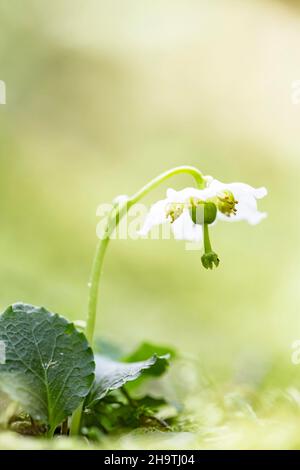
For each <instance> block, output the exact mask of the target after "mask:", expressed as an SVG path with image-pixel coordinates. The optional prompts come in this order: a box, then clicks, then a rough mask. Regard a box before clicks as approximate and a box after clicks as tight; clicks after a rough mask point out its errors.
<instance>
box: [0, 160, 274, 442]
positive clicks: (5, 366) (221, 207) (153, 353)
mask: <svg viewBox="0 0 300 470" xmlns="http://www.w3.org/2000/svg"><path fill="white" fill-rule="evenodd" d="M180 173H187V174H190V175H191V176H192V177H193V178H194V181H195V187H193V188H185V189H183V190H181V191H174V190H172V189H169V190H168V191H167V197H166V199H163V200H161V201H158V202H157V203H155V204H154V205H153V206H152V207H151V209H150V211H149V214H148V215H147V217H146V220H145V223H144V226H143V228H142V229H141V231H140V234H141V235H142V236H145V235H147V233H148V232H149V231H150V230H151V228H152V227H153V226H154V225H158V224H165V223H169V224H170V225H171V227H172V231H173V233H174V236H175V238H176V239H184V240H187V241H196V242H199V241H203V247H204V253H203V255H202V258H201V260H202V264H203V266H204V267H205V268H207V269H208V268H209V269H212V268H213V267H214V266H215V267H217V266H218V265H219V262H220V261H219V257H218V255H217V254H216V253H215V252H214V250H213V249H212V246H211V242H210V237H209V230H210V226H212V225H213V224H215V223H216V221H217V220H218V219H219V220H230V221H231V220H246V221H248V222H249V223H250V224H256V223H258V222H259V221H260V220H261V219H263V218H264V217H265V214H264V213H260V212H259V211H258V210H257V204H256V199H259V198H262V197H263V196H265V195H266V190H265V189H264V188H260V189H254V188H252V187H251V186H248V185H246V184H242V183H232V184H223V183H220V182H219V181H217V180H214V179H213V178H211V177H204V176H203V175H202V173H201V172H200V171H199V170H198V169H197V168H194V167H190V166H182V167H177V168H174V169H171V170H169V171H167V172H165V173H162V174H161V175H159V176H158V177H157V178H155V179H153V180H151V181H150V182H149V183H148V184H146V185H145V186H144V187H143V188H142V189H141V190H140V191H138V192H137V193H135V194H134V195H133V196H130V197H129V196H122V197H119V198H117V199H116V200H115V201H114V204H113V208H112V210H111V213H110V214H109V217H108V220H107V225H106V228H105V230H104V234H103V236H102V238H101V239H100V240H99V243H98V246H97V249H96V254H95V258H94V261H93V267H92V273H91V279H90V283H89V299H88V310H87V319H86V321H85V322H82V321H81V322H79V324H76V323H75V324H73V323H70V322H69V321H67V320H66V319H65V318H63V317H62V316H60V315H57V314H53V313H51V312H49V311H48V310H46V309H44V308H42V307H34V306H32V305H28V304H24V303H17V304H14V305H12V306H10V307H8V308H7V309H6V311H5V312H4V313H3V314H2V315H1V317H0V341H1V344H2V345H4V352H5V360H3V361H0V362H1V363H0V389H1V390H2V392H4V393H5V394H6V395H7V396H9V397H10V399H11V400H12V401H13V402H14V403H16V404H17V408H16V409H15V411H14V413H13V415H12V416H11V417H10V420H9V423H8V426H9V427H10V428H11V429H14V430H18V431H19V432H22V433H23V434H32V435H46V436H48V437H52V436H53V435H54V434H55V433H61V434H68V433H69V432H70V433H71V434H72V435H78V434H83V435H85V436H87V437H88V438H89V439H96V440H99V439H101V436H102V435H103V434H107V433H109V432H119V431H120V430H121V429H126V428H127V429H128V428H129V429H130V428H131V429H132V428H134V427H139V426H155V427H159V428H162V429H164V430H167V429H169V423H168V422H166V421H165V420H164V419H161V418H159V416H158V415H157V413H156V412H157V410H158V409H160V408H161V407H163V406H164V405H165V404H166V402H165V400H164V398H163V397H162V398H159V399H158V398H153V397H152V396H149V395H147V394H146V395H144V396H142V397H138V398H137V397H134V398H133V397H132V390H134V386H133V384H135V385H137V384H139V383H140V382H141V380H145V379H146V378H147V377H159V376H161V375H162V374H164V373H165V371H166V369H167V366H168V361H169V359H170V358H171V357H174V356H175V353H174V351H171V350H170V349H169V348H165V347H160V346H154V345H151V344H148V343H144V344H143V345H142V346H141V347H140V348H139V349H138V350H137V351H135V352H134V353H133V354H132V355H130V356H127V357H124V356H122V354H119V355H118V357H117V359H118V360H116V357H114V358H113V357H112V356H113V355H112V352H113V350H112V349H110V351H108V350H107V348H106V350H105V348H103V347H102V348H100V354H98V347H97V342H95V341H94V336H95V325H96V314H97V302H98V289H99V282H100V276H101V272H102V266H103V261H104V257H105V253H106V250H107V247H108V244H109V241H110V239H111V236H112V233H113V231H114V230H115V229H116V227H117V225H118V224H119V223H120V221H121V220H122V218H123V217H124V216H125V215H126V214H127V212H128V210H129V209H130V207H132V206H133V205H134V204H136V203H137V202H139V201H140V200H141V199H142V198H143V197H144V196H146V195H147V194H148V193H149V192H150V191H152V190H153V189H154V188H156V187H157V186H159V185H160V184H161V183H163V182H164V181H166V180H167V179H169V178H170V177H172V176H175V175H178V174H180ZM82 327H83V329H84V331H80V328H82ZM114 353H115V351H114ZM114 356H116V355H115V354H114Z"/></svg>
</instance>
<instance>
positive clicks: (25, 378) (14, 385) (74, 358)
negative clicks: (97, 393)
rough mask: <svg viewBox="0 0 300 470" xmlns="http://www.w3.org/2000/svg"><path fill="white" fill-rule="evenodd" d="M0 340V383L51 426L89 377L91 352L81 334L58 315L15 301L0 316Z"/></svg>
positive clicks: (84, 390) (82, 392) (83, 392)
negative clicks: (0, 347) (0, 354)
mask: <svg viewBox="0 0 300 470" xmlns="http://www.w3.org/2000/svg"><path fill="white" fill-rule="evenodd" d="M0 341H2V342H3V343H4V344H5V353H6V358H5V363H4V364H0V388H1V389H2V390H3V391H4V392H5V393H7V394H8V395H9V396H10V397H11V398H12V399H13V400H16V401H18V402H19V403H20V405H21V406H22V407H23V408H24V410H25V411H26V412H28V413H29V414H30V415H31V416H32V417H33V418H34V419H35V420H38V421H42V422H44V423H46V424H48V425H49V428H50V430H52V431H54V429H55V428H56V426H57V425H58V424H60V423H61V422H62V421H63V420H64V419H65V418H66V417H67V416H70V415H71V414H72V412H73V411H74V410H75V409H76V408H77V407H78V405H79V404H80V403H81V402H82V401H83V399H84V398H85V397H86V396H87V394H88V392H89V390H90V388H91V385H92V383H93V380H94V369H95V364H94V357H93V352H92V350H91V348H90V347H89V345H88V342H87V340H86V338H85V336H84V335H83V334H82V333H79V332H78V331H77V330H76V328H75V327H74V325H73V324H72V323H69V322H68V321H67V320H66V319H64V318H63V317H61V316H59V315H57V314H53V313H51V312H49V311H47V310H46V309H44V308H42V307H34V306H32V305H27V304H22V303H19V304H14V305H12V306H10V307H9V308H8V309H7V310H6V311H5V312H4V313H3V314H2V315H1V316H0ZM3 343H2V344H3Z"/></svg>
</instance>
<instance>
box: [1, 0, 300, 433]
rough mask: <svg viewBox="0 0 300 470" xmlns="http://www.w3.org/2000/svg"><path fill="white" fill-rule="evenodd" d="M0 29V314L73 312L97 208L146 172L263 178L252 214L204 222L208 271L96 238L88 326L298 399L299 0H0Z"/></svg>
mask: <svg viewBox="0 0 300 470" xmlns="http://www.w3.org/2000/svg"><path fill="white" fill-rule="evenodd" d="M0 24H1V27H0V79H1V80H4V81H5V82H6V86H7V104H6V105H1V106H0V294H1V295H0V306H1V309H4V308H5V307H6V306H7V305H9V304H10V303H12V302H15V301H19V300H22V301H25V302H28V303H33V304H37V305H44V306H46V307H47V308H49V309H50V310H53V311H55V312H58V313H61V314H63V315H65V316H67V317H69V318H71V319H84V317H85V312H86V299H87V282H88V277H89V271H90V265H91V261H92V257H93V254H94V249H95V244H96V241H97V239H96V232H95V231H96V224H97V222H98V219H97V217H96V208H97V206H98V205H99V204H100V203H102V202H110V201H111V200H112V199H113V198H114V197H115V196H116V195H118V194H131V193H133V192H135V191H136V190H137V189H139V188H140V187H141V186H142V185H143V184H144V183H146V182H147V181H148V180H149V179H150V178H152V177H154V176H156V175H157V174H158V173H160V172H161V171H164V170H166V169H168V168H170V167H172V166H175V165H181V164H189V165H195V166H197V167H199V168H200V169H201V170H202V171H203V173H204V174H211V175H214V176H215V177H217V178H218V179H221V180H223V181H228V182H231V181H245V182H248V183H249V184H251V185H253V186H266V187H267V188H268V190H269V196H268V198H266V199H264V200H263V201H261V203H260V208H261V210H265V211H267V212H268V214H269V216H268V219H267V220H265V221H264V222H263V223H261V224H260V225H259V226H257V227H251V226H248V225H247V224H244V223H241V224H219V225H217V226H216V227H215V229H214V231H213V234H212V238H213V246H214V248H215V250H216V251H217V252H218V253H219V255H220V257H221V265H220V267H219V268H218V269H217V270H215V271H213V272H206V271H205V270H204V269H203V268H202V266H201V262H200V253H199V252H197V251H194V252H193V251H186V250H184V243H183V242H182V243H181V242H175V241H164V240H161V241H157V240H155V241H150V240H138V241H130V240H129V241H122V240H119V241H113V242H112V243H111V246H110V247H109V252H108V254H107V258H106V262H105V269H104V276H103V282H102V286H101V302H100V311H99V318H98V326H97V334H98V335H102V336H104V337H105V338H108V339H110V340H112V341H115V342H117V343H119V344H121V345H123V346H124V347H125V348H127V349H128V350H130V349H133V348H134V347H135V346H136V344H137V343H138V342H139V341H140V340H141V339H145V340H150V341H154V342H157V343H163V344H168V345H173V346H176V348H177V349H178V350H179V351H180V352H181V354H183V355H186V356H189V357H193V358H194V359H196V361H198V363H199V364H200V367H201V368H202V370H205V371H206V372H205V373H207V374H208V375H209V376H211V377H213V380H214V381H216V382H217V383H218V384H219V385H220V384H224V387H227V386H228V384H229V383H230V384H231V385H230V386H235V385H236V386H237V387H240V385H241V384H242V385H245V384H246V386H247V387H249V386H251V387H256V389H257V390H258V389H259V390H265V388H266V387H267V389H268V387H269V389H272V390H274V389H276V390H279V391H282V393H290V391H291V390H292V391H293V394H294V395H293V394H291V393H290V395H289V396H288V400H287V401H288V402H291V401H292V402H293V403H292V405H291V406H292V407H296V409H298V408H297V407H299V403H300V398H299V393H298V392H297V387H298V384H300V380H299V379H300V366H298V367H297V366H295V365H293V364H292V363H291V353H292V349H291V346H292V343H293V341H295V340H297V339H300V289H299V279H300V276H299V275H300V267H299V263H300V254H299V238H300V222H299V170H300V157H299V130H300V105H297V104H293V102H292V99H291V93H292V83H293V81H295V80H299V79H300V9H299V5H298V2H296V1H295V2H292V1H276V0H272V1H271V0H269V1H268V0H256V1H255V0H252V1H245V0H243V1H242V0H222V1H215V0H213V1H212V0H185V1H183V0H159V1H153V0H152V1H150V0H126V1H125V0H109V1H107V0H106V1H105V0H85V1H83V0H53V1H51V2H50V1H47V0H27V1H26V2H20V1H18V0H0ZM187 184H188V185H190V184H191V180H190V178H189V177H188V176H180V177H177V178H174V179H173V180H172V182H171V181H170V182H169V184H167V185H165V187H161V188H159V189H157V190H156V191H155V193H152V194H151V195H150V196H149V197H148V198H147V202H148V203H149V204H151V203H152V202H154V201H155V200H156V199H157V198H160V197H161V196H163V194H164V191H165V189H166V188H167V186H170V185H171V186H172V187H174V188H175V189H180V188H182V187H184V186H186V185H187ZM259 387H260V388H259ZM287 391H288V392H287ZM297 393H298V395H297ZM292 395H293V396H292ZM291 396H292V398H291ZM295 397H296V398H295ZM268 400H269V398H267V399H266V401H268ZM268 402H269V401H268ZM275 408H276V406H275ZM268 410H269V408H268ZM271 410H272V411H268V412H269V413H270V416H272V413H274V408H272V407H271ZM277 411H278V408H277ZM290 414H291V416H292V415H294V411H293V408H291V410H290ZM291 419H292V418H291ZM279 423H280V420H279ZM288 423H290V418H289V419H288V420H287V426H288ZM275 442H277V441H276V439H275Z"/></svg>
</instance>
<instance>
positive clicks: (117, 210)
mask: <svg viewBox="0 0 300 470" xmlns="http://www.w3.org/2000/svg"><path fill="white" fill-rule="evenodd" d="M181 173H187V174H190V175H191V176H193V178H194V179H195V182H196V185H197V187H198V188H203V187H205V184H206V183H205V179H204V177H203V175H202V173H201V172H200V171H199V170H198V169H197V168H195V167H193V166H178V167H175V168H173V169H171V170H168V171H166V172H164V173H161V174H160V175H159V176H157V177H156V178H154V179H152V180H151V181H150V182H149V183H147V184H146V185H145V186H143V187H142V188H141V189H140V190H139V191H137V192H136V193H135V194H133V196H131V197H129V198H128V199H127V200H126V201H125V202H123V203H120V205H119V206H114V207H113V209H112V211H111V213H110V216H109V219H108V222H107V226H106V230H105V233H104V236H103V238H102V239H101V240H100V241H99V243H98V245H97V248H96V253H95V257H94V261H93V266H92V273H91V278H90V282H89V298H88V314H87V322H86V329H85V335H86V338H87V340H88V342H89V343H90V345H91V346H92V344H93V339H94V331H95V325H96V316H97V304H98V291H99V282H100V278H101V272H102V266H103V261H104V256H105V253H106V249H107V246H108V243H109V240H110V236H111V234H112V232H113V230H114V229H115V228H116V227H117V226H118V224H119V223H120V221H121V219H122V218H123V217H124V215H125V214H126V213H127V212H128V210H129V209H130V207H131V206H133V205H134V204H136V203H137V202H138V201H140V200H141V199H142V198H143V197H144V196H146V195H147V194H148V193H149V192H150V191H152V190H153V189H155V188H156V187H157V186H159V185H160V184H161V183H163V182H164V181H166V180H167V179H169V178H171V177H172V176H175V175H178V174H181ZM81 414H82V406H81V407H80V408H78V409H77V410H76V411H75V413H74V414H73V417H72V424H71V434H72V435H74V434H78V433H79V429H80V422H81Z"/></svg>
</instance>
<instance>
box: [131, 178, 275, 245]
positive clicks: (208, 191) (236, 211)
mask: <svg viewBox="0 0 300 470" xmlns="http://www.w3.org/2000/svg"><path fill="white" fill-rule="evenodd" d="M206 181H207V186H206V188H204V189H196V188H185V189H183V190H181V191H175V190H174V189H168V190H167V197H166V199H163V200H161V201H158V202H156V203H155V204H153V206H152V207H151V209H150V211H149V213H148V215H147V217H146V220H145V222H144V226H143V228H142V230H141V231H140V234H141V235H142V236H145V235H147V233H148V232H149V231H150V230H151V229H152V227H153V226H154V225H159V224H163V223H171V226H172V230H173V233H174V237H175V238H176V239H178V240H187V241H195V242H199V241H201V240H202V238H203V235H202V225H201V223H194V222H193V220H192V217H191V207H193V205H195V206H197V204H200V205H201V204H202V207H204V206H203V203H204V202H205V201H206V202H208V201H209V202H213V203H214V204H215V205H216V207H217V216H216V219H219V220H225V221H239V220H246V221H247V222H248V223H249V224H252V225H255V224H257V223H259V222H260V221H261V220H262V219H264V218H265V217H266V213H264V212H259V211H258V209H257V202H256V200H257V199H261V198H263V197H264V196H266V194H267V190H266V188H258V189H255V188H252V187H251V186H249V185H248V184H244V183H230V184H225V183H221V182H220V181H218V180H215V179H213V178H211V177H207V178H206Z"/></svg>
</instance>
